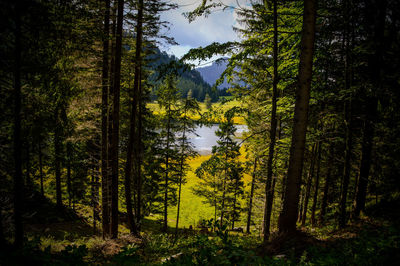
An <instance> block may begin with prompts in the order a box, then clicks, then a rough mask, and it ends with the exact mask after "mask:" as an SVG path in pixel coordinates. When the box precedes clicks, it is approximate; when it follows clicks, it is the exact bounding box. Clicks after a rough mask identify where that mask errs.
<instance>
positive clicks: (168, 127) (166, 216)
mask: <svg viewBox="0 0 400 266" xmlns="http://www.w3.org/2000/svg"><path fill="white" fill-rule="evenodd" d="M170 114H171V106H170V105H168V121H167V147H166V148H167V149H166V151H167V154H166V156H165V185H164V186H165V187H164V188H165V191H164V225H163V229H162V231H163V232H167V230H168V172H169V145H170V139H169V136H170V134H171V132H170V130H171V125H170V123H171V121H170Z"/></svg>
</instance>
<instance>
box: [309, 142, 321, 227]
mask: <svg viewBox="0 0 400 266" xmlns="http://www.w3.org/2000/svg"><path fill="white" fill-rule="evenodd" d="M321 150H322V142H320V143H319V144H318V158H317V175H316V178H315V184H314V197H313V205H312V207H311V225H312V226H313V227H314V226H315V225H316V219H315V210H316V208H317V200H318V190H319V189H318V188H319V174H320V170H321Z"/></svg>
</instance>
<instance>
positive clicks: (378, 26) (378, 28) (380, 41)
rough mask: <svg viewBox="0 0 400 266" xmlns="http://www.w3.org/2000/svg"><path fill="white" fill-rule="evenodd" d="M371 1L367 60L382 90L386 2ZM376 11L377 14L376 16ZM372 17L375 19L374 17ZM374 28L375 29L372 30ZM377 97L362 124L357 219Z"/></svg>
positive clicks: (362, 200) (366, 175)
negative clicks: (371, 36)
mask: <svg viewBox="0 0 400 266" xmlns="http://www.w3.org/2000/svg"><path fill="white" fill-rule="evenodd" d="M370 2H371V1H366V10H367V15H366V17H367V18H366V21H368V22H370V21H374V22H375V23H371V22H370V24H369V25H370V27H372V30H373V32H374V42H373V45H374V46H375V47H374V48H375V53H374V54H373V55H371V56H370V57H369V59H368V68H369V73H370V76H371V78H372V81H371V82H372V84H373V87H374V88H376V89H381V88H382V84H381V83H382V73H381V72H382V64H383V58H382V57H383V52H384V47H383V46H384V30H385V18H386V8H387V0H382V1H375V4H377V5H378V7H377V8H374V7H372V6H371V5H372V4H371V3H370ZM376 11H378V12H377V14H376ZM374 15H375V16H376V17H374ZM374 27H375V28H374ZM377 107H378V97H369V98H368V100H367V107H366V112H365V113H366V117H365V122H364V135H363V142H362V151H361V152H362V157H361V166H360V177H359V181H358V187H357V195H356V202H355V208H354V216H355V217H358V216H359V215H360V212H361V211H363V210H364V209H365V199H366V196H367V186H368V178H369V172H370V169H371V153H372V146H373V138H374V123H375V121H376V116H377V113H378V110H377Z"/></svg>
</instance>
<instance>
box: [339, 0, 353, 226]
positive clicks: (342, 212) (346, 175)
mask: <svg viewBox="0 0 400 266" xmlns="http://www.w3.org/2000/svg"><path fill="white" fill-rule="evenodd" d="M349 9H350V6H349V1H348V0H347V1H345V2H344V12H345V15H344V23H345V28H344V50H345V70H344V71H345V90H346V91H349V90H350V88H351V62H350V38H349V31H350V30H349V27H350V15H349ZM351 97H352V96H351V95H350V99H348V100H347V102H346V103H345V123H346V149H345V163H344V170H343V179H342V186H341V188H342V189H341V196H340V203H339V227H341V228H343V227H344V226H345V225H346V220H347V213H346V207H347V194H348V188H349V182H350V172H351V154H352V149H353V135H352V120H353V119H352V99H351Z"/></svg>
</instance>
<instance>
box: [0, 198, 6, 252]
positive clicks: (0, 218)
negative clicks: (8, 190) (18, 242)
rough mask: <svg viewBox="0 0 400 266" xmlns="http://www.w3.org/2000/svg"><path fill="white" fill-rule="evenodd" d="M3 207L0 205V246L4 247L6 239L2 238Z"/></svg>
mask: <svg viewBox="0 0 400 266" xmlns="http://www.w3.org/2000/svg"><path fill="white" fill-rule="evenodd" d="M2 212H3V208H2V206H0V248H1V249H4V247H5V245H6V239H5V238H4V231H3V213H2Z"/></svg>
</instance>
